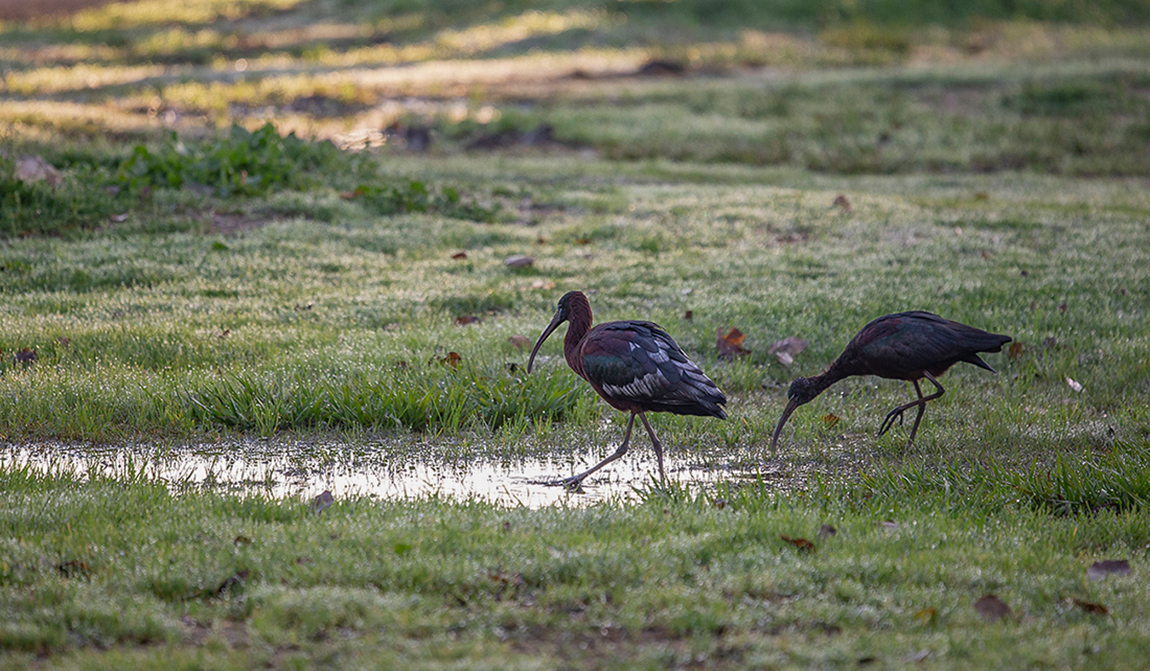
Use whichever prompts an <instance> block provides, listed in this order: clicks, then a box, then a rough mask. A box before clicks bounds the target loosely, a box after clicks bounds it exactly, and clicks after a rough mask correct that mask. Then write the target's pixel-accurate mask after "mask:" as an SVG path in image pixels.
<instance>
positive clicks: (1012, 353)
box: [1006, 342, 1026, 361]
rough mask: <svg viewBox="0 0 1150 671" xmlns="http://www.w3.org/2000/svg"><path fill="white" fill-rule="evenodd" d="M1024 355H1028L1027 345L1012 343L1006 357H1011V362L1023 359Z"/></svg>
mask: <svg viewBox="0 0 1150 671" xmlns="http://www.w3.org/2000/svg"><path fill="white" fill-rule="evenodd" d="M1023 354H1026V345H1024V344H1022V343H1020V342H1012V343H1010V348H1009V349H1007V350H1006V356H1008V357H1010V360H1011V361H1014V360H1015V359H1017V358H1019V357H1021V356H1022V355H1023Z"/></svg>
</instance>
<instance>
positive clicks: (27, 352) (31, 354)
mask: <svg viewBox="0 0 1150 671" xmlns="http://www.w3.org/2000/svg"><path fill="white" fill-rule="evenodd" d="M12 358H13V359H14V360H15V361H16V363H22V364H24V365H25V366H26V365H28V364H30V363H32V362H34V361H36V359H39V358H40V353H39V352H37V351H36V350H34V349H32V348H31V347H25V348H24V349H22V350H20V351H19V352H16V354H14V355H13V357H12Z"/></svg>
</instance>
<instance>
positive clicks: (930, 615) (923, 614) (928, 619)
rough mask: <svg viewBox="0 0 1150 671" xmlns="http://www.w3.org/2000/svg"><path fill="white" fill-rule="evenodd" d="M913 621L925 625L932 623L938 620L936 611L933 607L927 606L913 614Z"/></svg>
mask: <svg viewBox="0 0 1150 671" xmlns="http://www.w3.org/2000/svg"><path fill="white" fill-rule="evenodd" d="M914 619H916V620H922V621H923V622H925V623H928V624H929V623H933V622H935V621H936V620H938V610H937V609H936V608H934V607H933V606H927V607H926V608H923V609H922V610H920V611H918V612H917V613H915V614H914Z"/></svg>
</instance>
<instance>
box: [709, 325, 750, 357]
mask: <svg viewBox="0 0 1150 671" xmlns="http://www.w3.org/2000/svg"><path fill="white" fill-rule="evenodd" d="M718 335H719V339H718V341H717V342H716V343H715V345H716V347H718V348H719V358H720V359H726V360H727V361H734V359H735V357H739V356H746V355H748V354H750V353H751V350H749V349H745V348H744V347H743V341H744V340H746V338H747V334H745V333H743V332H742V331H740V330H739V329H737V328H735V327H734V326H732V327H731V330H730V331H728V332H727V335H723V329H719V332H718Z"/></svg>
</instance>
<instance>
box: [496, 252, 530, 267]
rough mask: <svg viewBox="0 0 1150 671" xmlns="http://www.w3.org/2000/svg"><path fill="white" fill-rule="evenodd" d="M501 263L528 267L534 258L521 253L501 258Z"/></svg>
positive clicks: (509, 265)
mask: <svg viewBox="0 0 1150 671" xmlns="http://www.w3.org/2000/svg"><path fill="white" fill-rule="evenodd" d="M503 263H504V265H506V266H508V267H509V268H528V267H530V266H531V265H532V264H534V263H535V259H534V258H532V257H530V256H524V255H523V254H516V255H515V256H509V257H507V258H506V259H503Z"/></svg>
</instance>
